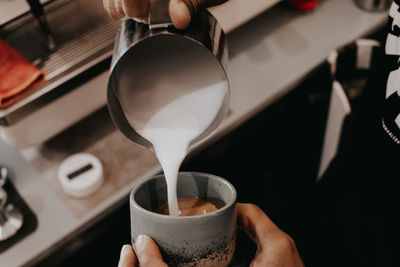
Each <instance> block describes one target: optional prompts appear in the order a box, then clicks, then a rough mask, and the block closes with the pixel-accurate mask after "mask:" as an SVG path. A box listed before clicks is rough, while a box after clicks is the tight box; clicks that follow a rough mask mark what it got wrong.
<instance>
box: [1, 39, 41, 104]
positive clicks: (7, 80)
mask: <svg viewBox="0 0 400 267" xmlns="http://www.w3.org/2000/svg"><path fill="white" fill-rule="evenodd" d="M44 80H45V73H44V72H43V71H41V70H40V69H38V68H37V67H36V66H34V65H33V64H32V63H30V62H28V61H27V60H26V59H25V58H24V57H23V56H22V55H21V54H20V53H19V52H18V51H16V50H15V49H13V48H11V47H10V46H8V45H7V44H6V43H5V42H4V41H2V40H1V39H0V108H5V107H8V106H9V105H11V104H12V103H14V102H15V101H16V100H17V99H18V98H19V97H20V96H21V95H22V94H23V93H25V92H26V91H28V90H30V89H32V88H33V87H35V86H37V85H39V84H41V83H42V82H44Z"/></svg>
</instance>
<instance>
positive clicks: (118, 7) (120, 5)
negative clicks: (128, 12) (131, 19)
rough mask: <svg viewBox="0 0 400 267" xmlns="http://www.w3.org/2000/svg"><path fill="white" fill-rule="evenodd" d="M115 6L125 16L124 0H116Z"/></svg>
mask: <svg viewBox="0 0 400 267" xmlns="http://www.w3.org/2000/svg"><path fill="white" fill-rule="evenodd" d="M114 6H115V10H116V12H117V13H118V14H119V15H120V16H122V17H123V16H125V13H124V9H123V8H122V1H121V0H114Z"/></svg>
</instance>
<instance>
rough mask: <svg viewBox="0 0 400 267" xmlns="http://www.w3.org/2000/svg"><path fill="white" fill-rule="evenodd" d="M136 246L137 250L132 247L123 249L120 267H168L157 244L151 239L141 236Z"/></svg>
mask: <svg viewBox="0 0 400 267" xmlns="http://www.w3.org/2000/svg"><path fill="white" fill-rule="evenodd" d="M134 246H135V250H133V248H132V246H131V245H124V246H123V247H122V249H121V255H120V258H119V262H118V267H133V266H139V264H140V267H168V265H167V264H166V263H165V262H164V261H163V258H162V256H161V252H160V250H159V249H158V247H157V244H156V243H155V242H154V241H153V240H152V239H151V238H150V237H148V236H146V235H140V236H139V237H138V238H137V240H136V242H135V244H134ZM135 252H136V253H135Z"/></svg>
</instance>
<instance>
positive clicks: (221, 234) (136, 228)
mask: <svg viewBox="0 0 400 267" xmlns="http://www.w3.org/2000/svg"><path fill="white" fill-rule="evenodd" d="M177 193H178V197H202V198H214V199H219V200H222V201H223V202H225V205H224V206H223V207H221V208H220V209H218V210H216V211H214V212H210V213H207V214H203V215H195V216H169V215H161V214H158V213H155V212H152V211H154V210H155V209H157V208H158V207H160V206H161V205H163V204H164V203H166V202H167V185H166V181H165V177H164V175H159V176H155V177H153V178H151V179H149V180H147V181H145V182H143V183H141V184H138V185H136V186H135V187H134V188H133V190H132V192H131V195H130V210H131V236H132V243H134V242H135V240H136V239H137V237H138V236H139V235H141V234H145V235H148V236H150V237H151V238H153V240H154V241H155V242H156V243H157V245H158V246H159V248H160V250H161V253H162V255H163V258H164V261H165V262H166V263H167V264H168V265H169V266H228V265H229V263H230V261H231V260H232V257H233V254H234V251H235V247H236V234H237V226H236V190H235V188H234V187H233V186H232V184H230V183H229V182H228V181H226V180H225V179H223V178H221V177H218V176H215V175H211V174H205V173H194V172H181V173H179V176H178V186H177Z"/></svg>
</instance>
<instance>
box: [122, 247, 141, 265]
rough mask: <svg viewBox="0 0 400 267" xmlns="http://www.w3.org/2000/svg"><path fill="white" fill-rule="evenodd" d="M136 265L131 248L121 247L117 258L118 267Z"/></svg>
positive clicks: (136, 261)
mask: <svg viewBox="0 0 400 267" xmlns="http://www.w3.org/2000/svg"><path fill="white" fill-rule="evenodd" d="M137 265H138V260H137V258H136V255H135V253H134V252H133V249H132V246H130V245H123V246H122V249H121V255H120V256H119V262H118V267H133V266H137Z"/></svg>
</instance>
